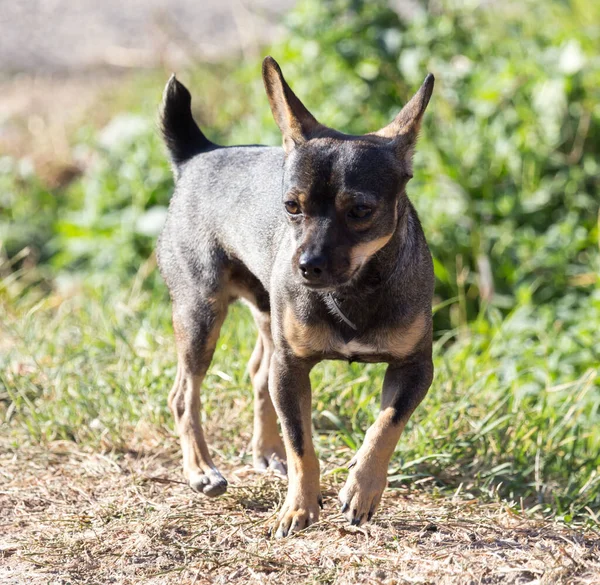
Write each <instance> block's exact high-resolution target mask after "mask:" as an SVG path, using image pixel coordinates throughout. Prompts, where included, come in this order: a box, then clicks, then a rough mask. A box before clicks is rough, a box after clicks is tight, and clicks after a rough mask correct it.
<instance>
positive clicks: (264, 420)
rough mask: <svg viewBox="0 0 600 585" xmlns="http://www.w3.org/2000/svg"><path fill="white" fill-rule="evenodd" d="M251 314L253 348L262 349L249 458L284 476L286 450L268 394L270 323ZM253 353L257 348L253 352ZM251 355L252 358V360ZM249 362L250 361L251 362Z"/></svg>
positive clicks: (255, 383)
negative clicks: (254, 336) (255, 334)
mask: <svg viewBox="0 0 600 585" xmlns="http://www.w3.org/2000/svg"><path fill="white" fill-rule="evenodd" d="M252 314H253V315H254V320H255V321H256V325H257V327H258V340H257V342H256V347H259V345H260V348H261V351H260V360H261V361H260V364H259V366H258V368H257V370H256V372H255V374H254V376H252V386H253V388H254V431H253V435H252V455H253V462H254V467H255V469H258V470H266V469H273V470H274V471H277V472H279V473H281V474H285V473H286V471H287V470H286V464H285V460H286V459H285V448H284V446H283V441H282V440H281V437H280V435H279V429H278V428H277V414H276V412H275V407H274V406H273V402H272V401H271V395H270V394H269V369H270V367H271V356H272V355H273V340H272V338H271V320H270V318H269V317H268V316H267V315H265V314H264V313H261V312H260V311H258V310H257V309H255V308H252ZM255 351H256V348H255ZM255 357H256V356H254V353H253V358H255ZM251 360H252V358H251Z"/></svg>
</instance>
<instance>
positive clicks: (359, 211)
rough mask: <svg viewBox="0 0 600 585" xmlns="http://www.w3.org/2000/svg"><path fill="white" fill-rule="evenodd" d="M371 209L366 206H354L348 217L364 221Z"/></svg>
mask: <svg viewBox="0 0 600 585" xmlns="http://www.w3.org/2000/svg"><path fill="white" fill-rule="evenodd" d="M372 211H373V210H372V209H371V208H370V207H367V206H366V205H355V206H354V207H353V208H352V209H351V210H350V211H349V212H348V215H349V216H350V217H351V218H352V219H365V218H367V217H369V215H371V213H372Z"/></svg>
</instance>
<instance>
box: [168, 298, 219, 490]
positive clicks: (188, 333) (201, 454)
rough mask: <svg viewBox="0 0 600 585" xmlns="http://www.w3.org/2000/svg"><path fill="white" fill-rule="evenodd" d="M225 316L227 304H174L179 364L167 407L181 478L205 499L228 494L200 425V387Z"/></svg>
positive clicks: (204, 301) (208, 301)
mask: <svg viewBox="0 0 600 585" xmlns="http://www.w3.org/2000/svg"><path fill="white" fill-rule="evenodd" d="M226 313H227V302H226V300H224V301H222V300H221V299H219V298H202V299H198V298H195V299H194V301H193V302H185V303H183V304H181V303H175V302H174V304H173V329H174V331H175V339H176V342H177V355H178V360H177V376H176V378H175V385H174V386H173V389H172V390H171V393H170V394H169V407H170V409H171V411H172V412H173V416H174V417H175V425H176V427H177V432H178V434H179V440H180V442H181V449H182V452H183V470H184V474H185V476H186V478H187V480H188V482H189V484H190V486H191V487H192V489H194V490H196V491H197V492H201V493H203V494H206V495H207V496H219V495H221V494H222V493H224V492H225V491H226V490H227V481H226V480H225V478H224V477H223V476H222V475H221V473H220V472H219V470H218V469H217V468H216V467H215V464H214V463H213V461H212V459H211V457H210V454H209V452H208V447H207V445H206V441H205V439H204V432H203V431H202V425H201V423H200V407H201V401H200V386H201V384H202V381H203V380H204V376H205V375H206V371H207V370H208V367H209V365H210V362H211V360H212V356H213V353H214V350H215V346H216V344H217V339H218V338H219V331H220V329H221V325H222V324H223V321H224V319H225V315H226Z"/></svg>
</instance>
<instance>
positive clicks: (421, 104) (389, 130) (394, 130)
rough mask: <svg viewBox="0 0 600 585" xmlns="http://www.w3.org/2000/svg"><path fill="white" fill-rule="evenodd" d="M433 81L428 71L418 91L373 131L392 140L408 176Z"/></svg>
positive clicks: (410, 173) (431, 91)
mask: <svg viewBox="0 0 600 585" xmlns="http://www.w3.org/2000/svg"><path fill="white" fill-rule="evenodd" d="M434 82H435V78H434V77H433V75H432V74H431V73H429V75H427V77H426V78H425V81H424V82H423V85H421V87H420V88H419V91H417V93H416V94H415V95H414V96H413V97H412V98H411V100H410V101H409V102H408V103H407V104H406V105H405V106H404V107H403V108H402V110H401V112H400V113H399V114H398V115H397V116H396V117H395V118H394V120H393V121H392V122H391V123H390V124H388V125H387V126H385V127H384V128H382V129H381V130H379V131H378V132H375V133H374V134H375V135H376V136H382V137H383V138H389V139H390V140H391V141H392V144H393V146H394V147H395V149H396V152H397V153H398V156H399V157H400V158H401V159H402V160H403V162H404V163H405V164H406V169H407V172H408V174H409V175H410V176H412V155H413V150H414V147H415V144H416V142H417V137H418V135H419V129H420V128H421V120H422V119H423V114H424V113H425V110H426V109H427V104H429V100H430V98H431V94H432V93H433V85H434Z"/></svg>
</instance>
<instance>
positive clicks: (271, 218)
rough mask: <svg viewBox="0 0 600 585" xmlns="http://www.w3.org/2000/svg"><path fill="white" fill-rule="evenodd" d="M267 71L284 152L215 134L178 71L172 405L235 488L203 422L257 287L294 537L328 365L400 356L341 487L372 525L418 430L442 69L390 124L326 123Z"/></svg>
mask: <svg viewBox="0 0 600 585" xmlns="http://www.w3.org/2000/svg"><path fill="white" fill-rule="evenodd" d="M262 75H263V80H264V85H265V89H266V93H267V97H268V100H269V104H270V107H271V110H272V113H273V116H274V118H275V121H276V123H277V125H278V126H279V128H280V130H281V133H282V137H283V149H282V148H280V147H270V146H260V145H252V146H233V147H222V146H218V145H216V144H214V143H212V142H211V141H210V140H208V138H206V136H205V135H204V134H203V133H202V131H201V130H200V129H199V127H198V126H197V125H196V123H195V121H194V118H193V116H192V112H191V95H190V93H189V91H188V90H187V89H186V88H185V87H184V86H183V85H182V84H181V83H180V82H179V81H178V80H177V79H176V78H175V76H172V77H171V79H170V80H169V82H168V83H167V86H166V88H165V92H164V99H163V108H162V117H161V125H162V133H163V137H164V140H165V142H166V145H167V148H168V151H169V154H170V159H171V163H172V168H173V172H174V175H175V190H174V194H173V197H172V199H171V202H170V206H169V211H168V214H167V219H166V222H165V225H164V228H163V230H162V233H161V235H160V237H159V241H158V245H157V258H158V263H159V268H160V272H161V274H162V276H163V278H164V280H165V282H166V284H167V287H168V289H169V293H170V297H171V301H172V312H173V330H174V334H175V341H176V347H177V357H178V361H177V373H176V378H175V384H174V386H173V389H172V390H171V392H170V394H169V407H170V409H171V410H172V412H173V415H174V418H175V422H176V428H177V431H178V434H179V437H180V441H181V448H182V452H183V468H184V473H185V476H186V478H187V480H188V482H189V484H190V486H191V487H192V488H193V489H194V490H196V491H198V492H201V493H203V494H205V495H207V496H218V495H220V494H222V493H224V492H225V491H226V489H227V481H226V480H225V478H224V477H223V476H222V475H221V473H220V472H219V470H218V469H217V467H216V466H215V464H214V462H213V460H212V458H211V456H210V453H209V449H208V447H207V444H206V440H205V437H204V434H203V431H202V426H201V423H200V407H201V403H200V386H201V384H202V381H203V378H204V376H205V374H206V371H207V369H208V367H209V365H210V362H211V359H212V356H213V353H214V350H215V346H216V343H217V339H218V337H219V330H220V328H221V325H222V324H223V321H224V319H225V316H226V313H227V308H228V306H229V305H230V304H231V303H232V302H233V301H235V300H236V299H242V300H243V301H245V302H246V303H247V304H248V305H249V306H250V310H251V312H252V315H253V317H254V320H255V322H256V326H257V328H258V339H257V342H256V346H255V348H254V351H253V353H252V357H251V359H250V362H249V372H250V377H251V380H252V385H253V389H254V404H255V406H254V408H255V411H254V429H253V433H254V434H253V440H252V446H253V462H254V465H255V467H256V468H258V469H262V470H264V469H273V470H276V471H278V472H280V473H286V472H287V474H288V477H289V480H288V491H287V496H286V499H285V502H284V505H283V507H282V509H281V512H280V514H279V517H278V520H277V525H276V527H275V528H276V530H275V536H276V537H285V536H287V535H288V534H292V533H295V532H298V531H300V530H302V529H304V528H306V527H307V526H309V525H310V524H312V523H314V522H316V521H317V520H318V517H319V509H320V508H322V498H321V494H320V484H319V461H318V459H317V456H316V454H315V449H314V446H313V442H312V437H311V387H310V380H309V373H310V371H311V369H312V368H313V366H314V365H315V364H317V363H318V362H320V361H322V360H326V359H327V360H329V359H333V360H347V361H349V362H384V363H387V364H388V368H387V371H386V374H385V378H384V382H383V390H382V397H381V411H380V413H379V415H378V417H377V419H376V421H375V423H374V424H373V425H372V426H371V427H370V428H369V429H368V430H367V433H366V436H365V441H364V444H363V445H362V446H361V447H360V449H359V450H358V451H357V453H356V454H355V456H354V458H353V459H352V461H351V462H350V464H349V465H348V468H349V475H348V479H347V481H346V484H345V485H344V487H343V488H342V490H341V492H340V495H339V499H340V502H341V511H342V513H343V514H344V515H345V517H346V518H347V519H348V520H349V521H350V522H351V524H353V525H356V526H359V525H361V524H363V523H364V522H366V521H370V520H371V518H372V516H373V514H374V512H375V510H376V508H377V506H378V505H379V502H380V500H381V496H382V493H383V491H384V489H385V487H386V484H387V468H388V464H389V461H390V458H391V456H392V454H393V452H394V449H395V447H396V444H397V443H398V440H399V438H400V435H401V433H402V430H403V429H404V426H405V425H406V422H407V420H408V419H409V417H410V416H411V414H412V413H413V411H414V410H415V408H416V407H417V406H418V405H419V403H420V402H421V401H422V400H423V398H424V396H425V395H426V394H427V392H428V390H429V387H430V385H431V382H432V378H433V364H432V313H431V303H432V297H433V286H434V276H433V264H432V259H431V254H430V252H429V248H428V245H427V242H426V240H425V236H424V234H423V230H422V228H421V224H420V222H419V219H418V217H417V213H416V211H415V209H414V207H413V206H412V204H411V202H410V201H409V199H408V197H407V195H406V185H407V183H408V181H409V180H410V178H411V177H412V156H413V151H414V147H415V143H416V141H417V135H418V133H419V128H420V125H421V120H422V118H423V114H424V112H425V109H426V107H427V104H428V103H429V100H430V97H431V94H432V91H433V85H434V78H433V75H431V74H429V75H428V76H427V77H426V79H425V81H424V82H423V85H422V86H421V88H420V89H419V90H418V91H417V93H416V94H415V95H414V96H413V97H412V99H411V100H410V101H409V102H408V103H407V104H406V105H405V106H404V107H403V108H402V110H401V112H400V113H399V114H398V116H397V117H396V118H395V119H394V120H393V121H392V122H391V123H390V124H389V125H388V126H385V127H384V128H382V129H381V130H379V131H377V132H374V133H372V134H366V135H364V136H350V135H347V134H342V133H341V132H338V131H336V130H333V129H330V128H328V127H326V126H324V125H322V124H320V123H319V122H318V121H317V120H316V119H315V117H314V116H313V115H312V114H311V113H310V112H309V111H308V110H307V109H306V107H305V106H304V105H303V104H302V102H301V101H300V100H299V99H298V98H297V97H296V95H295V94H294V93H293V91H292V90H291V89H290V87H289V85H288V84H287V83H286V81H285V79H284V77H283V75H282V73H281V69H280V68H279V65H278V64H277V63H276V62H275V60H274V59H272V58H271V57H267V58H266V59H265V60H264V62H263V68H262ZM278 419H279V421H280V422H281V428H282V434H283V441H282V439H281V437H280V435H279V431H278V425H277V421H278Z"/></svg>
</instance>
